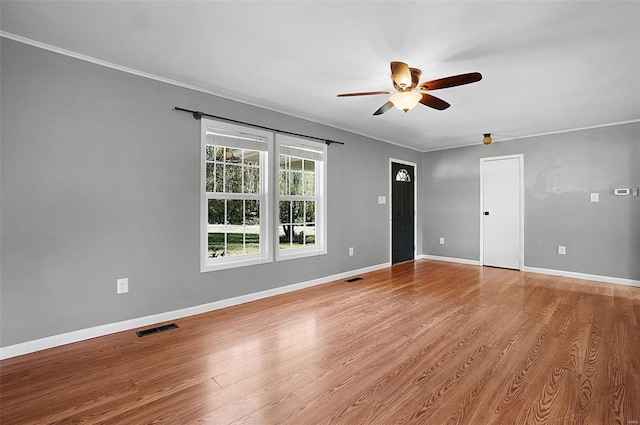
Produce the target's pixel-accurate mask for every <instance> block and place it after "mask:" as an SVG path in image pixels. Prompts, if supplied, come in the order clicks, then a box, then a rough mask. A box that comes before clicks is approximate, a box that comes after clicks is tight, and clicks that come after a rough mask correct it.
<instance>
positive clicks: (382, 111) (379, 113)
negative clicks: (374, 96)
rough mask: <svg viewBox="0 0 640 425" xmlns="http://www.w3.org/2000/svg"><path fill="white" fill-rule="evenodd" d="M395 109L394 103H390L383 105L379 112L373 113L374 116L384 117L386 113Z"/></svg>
mask: <svg viewBox="0 0 640 425" xmlns="http://www.w3.org/2000/svg"><path fill="white" fill-rule="evenodd" d="M391 108H393V103H391V101H388V102H387V103H385V104H384V105H382V106H381V107H380V109H378V110H377V111H375V112H374V113H373V115H382V114H384V113H385V112H387V111H388V110H389V109H391Z"/></svg>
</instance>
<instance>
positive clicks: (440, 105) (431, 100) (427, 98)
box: [420, 93, 451, 111]
mask: <svg viewBox="0 0 640 425" xmlns="http://www.w3.org/2000/svg"><path fill="white" fill-rule="evenodd" d="M420 103H422V104H423V105H425V106H428V107H430V108H433V109H437V110H438V111H443V110H445V109H447V108H448V107H449V106H451V105H449V104H448V103H447V102H445V101H444V100H442V99H439V98H437V97H435V96H431V95H430V94H427V93H422V99H420Z"/></svg>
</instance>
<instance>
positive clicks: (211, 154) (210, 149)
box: [206, 145, 216, 161]
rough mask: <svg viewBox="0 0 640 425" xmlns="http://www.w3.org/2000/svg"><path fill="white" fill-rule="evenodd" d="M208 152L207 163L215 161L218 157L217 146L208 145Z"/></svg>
mask: <svg viewBox="0 0 640 425" xmlns="http://www.w3.org/2000/svg"><path fill="white" fill-rule="evenodd" d="M206 150H207V155H206V159H207V161H213V160H215V159H216V155H215V150H216V148H215V146H211V145H207V147H206Z"/></svg>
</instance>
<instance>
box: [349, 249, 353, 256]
mask: <svg viewBox="0 0 640 425" xmlns="http://www.w3.org/2000/svg"><path fill="white" fill-rule="evenodd" d="M349 257H353V247H352V246H350V247H349Z"/></svg>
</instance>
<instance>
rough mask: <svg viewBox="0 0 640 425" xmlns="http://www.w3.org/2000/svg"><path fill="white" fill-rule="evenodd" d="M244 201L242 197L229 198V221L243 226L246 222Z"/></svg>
mask: <svg viewBox="0 0 640 425" xmlns="http://www.w3.org/2000/svg"><path fill="white" fill-rule="evenodd" d="M243 204H244V201H243V200H241V199H229V200H228V201H227V223H228V224H230V225H236V226H242V225H243V224H244V207H243Z"/></svg>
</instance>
